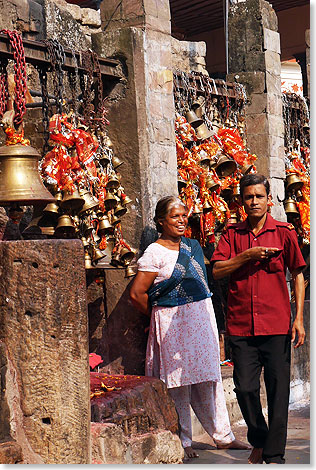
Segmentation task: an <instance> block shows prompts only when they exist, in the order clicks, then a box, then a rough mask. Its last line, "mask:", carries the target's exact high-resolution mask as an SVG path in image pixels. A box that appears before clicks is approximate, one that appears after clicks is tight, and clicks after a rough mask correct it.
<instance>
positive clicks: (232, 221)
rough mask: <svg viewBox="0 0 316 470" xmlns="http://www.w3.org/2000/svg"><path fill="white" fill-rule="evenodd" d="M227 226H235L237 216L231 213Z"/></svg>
mask: <svg viewBox="0 0 316 470" xmlns="http://www.w3.org/2000/svg"><path fill="white" fill-rule="evenodd" d="M228 223H229V224H237V223H238V216H237V214H236V213H234V212H233V213H231V214H230V219H229V220H228Z"/></svg>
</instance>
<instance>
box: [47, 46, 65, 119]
mask: <svg viewBox="0 0 316 470" xmlns="http://www.w3.org/2000/svg"><path fill="white" fill-rule="evenodd" d="M44 42H45V44H46V46H47V50H48V54H49V58H50V61H51V65H52V72H53V83H54V95H55V97H56V108H57V112H58V113H59V114H61V113H62V112H63V91H64V85H63V81H64V71H63V65H64V64H65V51H64V48H63V46H62V45H61V44H60V42H59V41H58V40H57V39H46V40H45V41H44Z"/></svg>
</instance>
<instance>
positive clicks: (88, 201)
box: [79, 189, 99, 214]
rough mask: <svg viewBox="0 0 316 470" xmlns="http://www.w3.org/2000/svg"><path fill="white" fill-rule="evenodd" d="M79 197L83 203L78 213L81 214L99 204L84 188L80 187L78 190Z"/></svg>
mask: <svg viewBox="0 0 316 470" xmlns="http://www.w3.org/2000/svg"><path fill="white" fill-rule="evenodd" d="M79 194H80V197H81V198H82V199H83V200H84V205H83V206H82V208H81V210H80V212H79V214H83V213H84V212H87V211H89V210H91V209H95V208H97V207H98V206H99V201H98V199H97V198H96V197H95V196H93V194H91V193H90V191H87V190H86V189H81V190H80V191H79Z"/></svg>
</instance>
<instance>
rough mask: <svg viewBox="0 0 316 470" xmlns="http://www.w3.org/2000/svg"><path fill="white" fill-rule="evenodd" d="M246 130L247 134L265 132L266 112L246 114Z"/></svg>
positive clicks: (266, 123)
mask: <svg viewBox="0 0 316 470" xmlns="http://www.w3.org/2000/svg"><path fill="white" fill-rule="evenodd" d="M246 123H247V132H248V133H249V134H265V133H266V132H267V130H268V119H267V115H266V114H252V115H250V116H246Z"/></svg>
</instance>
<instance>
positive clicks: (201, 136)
mask: <svg viewBox="0 0 316 470" xmlns="http://www.w3.org/2000/svg"><path fill="white" fill-rule="evenodd" d="M195 133H196V136H197V138H198V140H205V139H209V138H210V137H212V135H214V134H215V132H214V131H209V130H208V128H207V127H206V125H205V124H204V123H203V124H201V125H200V126H199V127H197V128H196V129H195Z"/></svg>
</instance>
